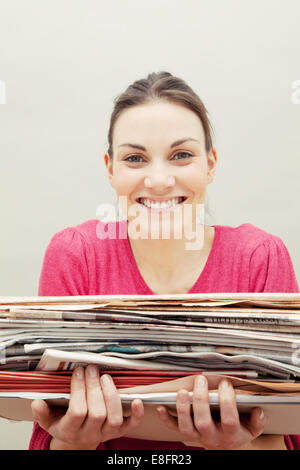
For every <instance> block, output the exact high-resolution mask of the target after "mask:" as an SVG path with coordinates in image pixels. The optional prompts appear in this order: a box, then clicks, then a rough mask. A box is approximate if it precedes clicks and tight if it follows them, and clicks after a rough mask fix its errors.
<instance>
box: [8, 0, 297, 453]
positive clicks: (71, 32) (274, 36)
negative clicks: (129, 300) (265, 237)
mask: <svg viewBox="0 0 300 470" xmlns="http://www.w3.org/2000/svg"><path fill="white" fill-rule="evenodd" d="M299 15H300V2H299V0H286V1H285V2H283V1H282V0H251V1H250V0H243V1H241V0H227V1H226V2H225V1H224V0H210V1H209V2H208V1H207V0H205V1H202V0H186V1H185V2H182V1H174V0H151V1H146V0H111V1H110V2H108V1H102V0H0V80H3V81H4V82H5V84H6V104H3V105H0V132H1V136H0V156H1V185H0V190H1V199H0V201H1V231H0V247H1V268H0V276H1V283H0V289H1V290H0V295H2V296H8V295H15V296H26V295H36V294H37V288H38V279H39V273H40V269H41V264H42V259H43V255H44V252H45V249H46V246H47V244H48V243H49V240H50V238H51V237H52V235H53V234H54V233H55V232H57V231H59V230H62V229H63V228H65V227H68V226H74V225H77V224H79V223H81V222H83V221H85V220H88V219H92V218H96V209H97V206H98V205H99V204H100V203H109V202H115V201H116V198H115V196H114V193H113V191H112V189H111V188H110V186H109V183H108V180H107V176H106V169H105V166H104V162H103V155H104V153H105V151H106V150H107V132H108V123H109V118H110V115H111V112H112V109H113V99H114V98H115V97H116V96H117V95H118V94H119V93H121V92H123V91H124V90H125V88H127V86H128V85H129V84H130V83H132V82H133V81H134V80H137V79H140V78H143V77H145V76H147V74H148V73H150V72H159V71H161V70H164V71H168V72H171V73H172V74H174V75H177V76H179V77H181V78H183V79H184V80H185V81H187V83H188V84H189V85H190V86H191V87H192V88H193V89H194V90H195V92H196V93H198V94H199V96H200V97H201V99H202V100H203V101H204V103H205V105H206V107H207V108H208V111H209V113H210V117H211V120H212V123H213V126H214V129H215V146H216V149H217V152H218V156H219V163H218V169H217V174H216V178H215V181H214V183H213V184H212V185H210V186H209V190H208V202H209V207H210V211H211V216H210V219H209V222H210V223H214V224H224V225H233V226H237V225H240V224H242V223H246V222H248V223H252V224H254V225H257V226H258V227H260V228H262V229H263V230H265V231H268V232H270V233H273V234H274V235H278V236H280V237H281V238H282V240H283V241H284V243H285V244H286V246H287V248H288V250H289V252H290V255H291V257H292V260H293V263H294V267H295V271H296V275H297V278H298V280H299V279H300V249H299V243H298V238H299V228H300V224H299V217H298V202H299V189H298V184H299V183H298V182H299V170H300V163H299V144H300V133H299V124H300V105H295V104H292V92H293V90H292V83H293V82H294V81H295V80H297V79H299V78H300V67H299V44H300V32H299ZM31 427H32V425H31V424H30V423H10V422H7V421H5V420H0V436H1V438H0V448H1V449H26V448H27V446H28V441H29V438H30V434H31Z"/></svg>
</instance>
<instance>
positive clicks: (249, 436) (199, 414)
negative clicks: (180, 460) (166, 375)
mask: <svg viewBox="0 0 300 470" xmlns="http://www.w3.org/2000/svg"><path fill="white" fill-rule="evenodd" d="M218 393H219V404H220V417H221V420H220V422H214V421H213V419H212V417H211V411H210V404H209V395H208V383H207V379H206V377H205V376H204V375H198V376H196V377H195V382H194V390H193V404H192V406H193V414H194V416H193V419H192V417H191V413H190V411H191V404H190V397H189V395H188V392H187V391H186V390H180V391H179V392H178V394H177V400H176V409H177V419H176V418H175V417H173V416H171V415H170V414H169V413H168V411H167V409H166V408H165V407H164V406H159V407H158V408H157V411H158V414H159V417H160V419H161V420H162V421H163V422H164V423H165V424H166V426H167V427H168V428H170V429H174V430H176V431H179V432H180V433H181V434H182V435H183V436H186V439H185V440H184V441H183V442H184V444H186V445H189V446H198V447H203V448H204V449H207V450H218V449H219V450H227V449H235V450H237V449H244V450H246V449H251V442H252V441H253V440H254V439H256V438H257V437H258V436H259V435H260V434H261V433H262V432H263V430H264V427H265V425H266V418H265V416H264V414H263V412H262V410H261V409H260V408H254V409H253V410H252V412H251V416H250V419H247V420H243V424H242V423H241V422H240V417H239V412H238V409H237V406H236V399H235V392H234V389H233V387H232V385H231V383H230V382H229V381H228V380H225V379H222V380H221V382H220V383H219V386H218Z"/></svg>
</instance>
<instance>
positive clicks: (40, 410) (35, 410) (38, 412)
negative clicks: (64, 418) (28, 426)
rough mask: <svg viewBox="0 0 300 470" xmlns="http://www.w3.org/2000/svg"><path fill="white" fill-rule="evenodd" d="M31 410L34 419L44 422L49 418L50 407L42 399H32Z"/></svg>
mask: <svg viewBox="0 0 300 470" xmlns="http://www.w3.org/2000/svg"><path fill="white" fill-rule="evenodd" d="M31 411H32V416H33V419H34V421H37V422H38V423H46V422H47V421H49V418H50V409H49V406H48V405H47V403H46V402H45V401H44V400H40V399H37V400H33V401H32V402H31Z"/></svg>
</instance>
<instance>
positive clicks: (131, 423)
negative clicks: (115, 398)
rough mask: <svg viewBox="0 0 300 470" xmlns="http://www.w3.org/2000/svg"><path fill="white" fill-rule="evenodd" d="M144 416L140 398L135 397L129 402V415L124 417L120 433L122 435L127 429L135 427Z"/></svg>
mask: <svg viewBox="0 0 300 470" xmlns="http://www.w3.org/2000/svg"><path fill="white" fill-rule="evenodd" d="M143 416H144V404H143V402H142V400H140V399H135V400H133V402H132V403H131V415H130V416H129V417H128V418H124V422H123V425H122V429H121V433H122V436H123V435H124V434H126V433H127V432H128V431H131V430H132V429H134V428H136V427H137V426H138V425H139V424H140V423H141V421H142V419H143Z"/></svg>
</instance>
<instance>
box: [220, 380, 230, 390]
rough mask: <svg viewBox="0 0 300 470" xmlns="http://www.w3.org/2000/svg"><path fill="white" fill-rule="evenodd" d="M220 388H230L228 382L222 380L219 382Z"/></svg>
mask: <svg viewBox="0 0 300 470" xmlns="http://www.w3.org/2000/svg"><path fill="white" fill-rule="evenodd" d="M221 388H222V389H223V390H229V389H230V388H231V386H230V383H229V382H228V380H225V379H223V380H222V381H221Z"/></svg>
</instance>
